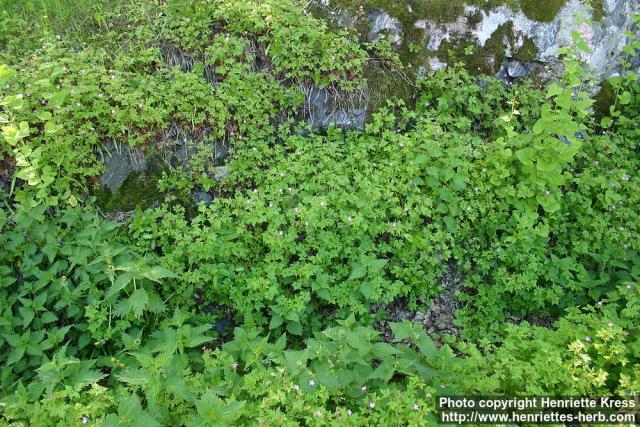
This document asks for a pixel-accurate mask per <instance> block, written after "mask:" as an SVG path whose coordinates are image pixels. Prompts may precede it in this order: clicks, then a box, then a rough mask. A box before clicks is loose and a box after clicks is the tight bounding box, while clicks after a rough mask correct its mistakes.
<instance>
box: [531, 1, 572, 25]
mask: <svg viewBox="0 0 640 427" xmlns="http://www.w3.org/2000/svg"><path fill="white" fill-rule="evenodd" d="M566 3H567V0H521V2H520V7H521V8H522V11H523V12H524V14H525V15H526V16H527V18H529V19H533V20H534V21H539V22H549V21H553V20H554V19H555V17H556V16H557V15H558V12H560V9H562V7H563V6H564V5H565V4H566Z"/></svg>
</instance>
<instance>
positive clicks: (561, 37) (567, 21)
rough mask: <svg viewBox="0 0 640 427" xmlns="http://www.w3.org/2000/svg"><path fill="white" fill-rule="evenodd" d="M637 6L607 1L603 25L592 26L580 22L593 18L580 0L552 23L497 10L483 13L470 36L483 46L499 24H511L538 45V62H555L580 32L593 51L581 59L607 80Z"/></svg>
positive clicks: (621, 0)
mask: <svg viewBox="0 0 640 427" xmlns="http://www.w3.org/2000/svg"><path fill="white" fill-rule="evenodd" d="M635 3H636V2H635V1H634V0H607V1H606V2H605V13H606V15H605V17H604V18H603V19H602V20H601V21H600V22H593V23H592V24H587V23H580V22H581V19H580V17H581V16H583V17H587V16H589V15H590V12H589V11H588V9H587V8H586V7H585V5H584V4H583V3H582V2H581V1H580V0H569V1H568V2H567V4H566V5H565V6H564V7H563V8H562V10H561V11H560V12H559V13H558V15H557V16H556V18H555V19H554V20H553V21H551V22H536V21H533V20H531V19H529V18H527V17H526V16H525V14H524V13H522V12H514V11H512V10H511V9H509V8H507V7H497V8H495V9H492V10H491V11H490V12H489V13H486V12H484V11H482V12H481V13H482V16H483V19H482V21H481V22H480V23H479V24H478V25H477V27H476V28H475V29H473V30H472V31H471V34H473V35H474V36H475V38H476V39H477V41H478V43H479V44H480V45H484V43H486V41H487V40H488V39H489V38H490V37H491V35H492V34H493V33H494V32H495V31H496V29H497V28H498V27H499V26H500V25H502V24H506V23H512V24H513V31H514V34H515V35H516V36H517V37H519V38H520V39H521V40H523V39H524V37H528V38H530V39H531V40H532V41H533V42H534V43H535V46H536V48H537V50H538V54H537V56H536V58H535V60H536V61H539V62H545V63H553V62H555V61H556V54H555V52H556V51H557V50H558V49H559V48H560V47H562V46H569V45H572V44H573V38H572V33H573V32H574V31H577V32H578V33H580V34H581V35H582V37H583V38H584V39H585V41H586V42H587V44H588V46H589V47H590V49H591V52H590V53H581V55H582V59H584V61H585V62H586V64H587V65H589V67H590V68H591V71H593V72H594V74H595V75H596V76H597V77H599V78H604V77H607V76H609V75H611V74H612V73H613V72H615V70H616V68H617V63H618V60H619V59H620V57H621V55H622V52H623V48H624V46H625V44H626V42H627V38H626V36H625V35H624V31H625V30H628V29H630V28H632V25H633V22H632V15H633V9H634V5H635ZM508 54H509V52H507V55H508ZM525 75H526V74H525Z"/></svg>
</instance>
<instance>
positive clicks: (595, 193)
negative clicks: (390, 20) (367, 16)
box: [0, 0, 640, 427]
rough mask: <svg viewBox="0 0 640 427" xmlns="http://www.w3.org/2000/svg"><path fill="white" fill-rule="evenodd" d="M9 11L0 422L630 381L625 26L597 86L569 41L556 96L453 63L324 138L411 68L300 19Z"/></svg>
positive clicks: (636, 372) (282, 3)
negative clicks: (325, 109)
mask: <svg viewBox="0 0 640 427" xmlns="http://www.w3.org/2000/svg"><path fill="white" fill-rule="evenodd" d="M526 4H527V3H526V2H525V4H524V5H522V6H521V7H522V8H525V9H526V8H527V5H526ZM0 5H2V10H1V11H0V14H1V15H0V63H2V64H3V65H0V125H1V126H2V135H1V136H0V425H7V426H73V425H92V426H121V427H125V426H131V427H143V426H253V425H267V426H297V425H311V426H316V425H318V426H321V425H335V426H351V425H352V426H369V425H372V426H378V425H380V426H399V425H411V426H423V425H426V426H428V425H433V424H435V423H437V421H438V417H437V412H436V399H437V397H439V396H443V395H447V396H461V395H467V396H501V395H505V396H518V395H522V396H530V395H537V396H620V397H627V398H631V397H633V396H636V395H637V393H638V392H640V321H639V319H640V239H639V238H638V237H639V232H640V185H639V182H640V181H639V180H638V179H639V171H640V131H639V130H638V123H639V122H640V81H639V80H638V74H637V72H636V71H634V66H633V64H634V63H635V62H634V61H637V55H638V52H639V51H640V41H639V40H638V37H637V35H636V34H635V33H633V32H628V33H627V34H626V37H627V46H626V49H625V51H626V53H627V59H625V60H624V61H623V62H622V63H621V64H620V72H619V73H618V74H617V75H615V76H613V77H610V78H609V79H608V80H606V82H603V83H601V84H600V85H598V83H600V82H596V81H594V80H593V79H592V77H591V76H590V73H589V70H588V69H587V67H585V66H584V65H583V64H582V63H581V61H580V52H581V51H584V50H588V46H587V45H586V44H585V43H584V41H583V40H582V39H581V38H580V36H579V35H578V34H576V35H575V37H574V43H573V45H571V46H567V47H563V48H561V49H560V50H559V51H558V56H559V58H560V59H561V60H562V64H563V66H562V70H563V71H562V73H561V75H562V76H561V77H560V78H558V79H554V80H549V81H543V80H541V79H522V80H519V81H516V82H513V83H507V82H504V81H501V80H498V79H497V78H495V77H489V76H480V75H471V74H469V72H468V71H466V70H465V69H464V67H463V66H462V65H461V64H459V65H456V66H452V67H449V68H447V69H444V70H440V71H438V72H435V73H427V74H425V75H423V76H420V77H419V78H416V79H415V80H411V81H410V82H408V83H407V82H404V83H405V86H406V87H410V88H411V96H410V97H409V98H408V99H407V97H406V96H404V95H406V94H403V96H402V97H400V96H399V97H398V98H395V97H392V96H391V97H388V99H385V102H384V103H379V102H376V103H375V107H376V108H375V109H373V111H369V112H368V113H367V114H366V119H365V124H364V126H363V127H362V128H361V129H356V128H353V127H348V126H343V127H339V126H329V127H328V128H323V127H318V126H316V125H314V124H312V123H309V120H308V119H309V115H310V114H311V112H312V111H313V108H315V107H313V106H312V105H311V104H313V102H315V101H314V99H317V98H318V96H319V95H318V93H320V94H330V95H331V96H332V97H334V98H335V99H338V100H339V101H338V102H337V103H336V105H333V106H332V108H335V109H336V110H339V109H340V108H345V105H347V104H349V103H350V102H352V101H353V100H366V99H367V98H368V97H371V98H373V96H374V95H372V92H373V91H375V89H376V88H375V83H374V82H372V81H370V80H368V79H367V76H368V75H370V73H371V72H372V70H376V69H377V70H378V71H381V72H383V71H384V72H387V73H388V72H389V71H391V73H390V74H389V75H398V76H399V75H405V74H403V70H402V67H403V65H402V62H401V61H400V60H399V57H398V52H397V51H396V50H394V48H393V47H392V46H391V45H389V44H388V43H387V42H385V40H384V39H383V40H379V41H377V42H363V41H362V40H361V39H360V38H359V37H358V35H357V34H356V32H355V30H354V31H349V30H336V29H333V28H330V27H329V26H328V25H327V24H326V23H325V22H324V21H322V20H321V19H320V18H318V17H316V16H314V15H313V13H311V11H310V9H309V5H308V4H306V2H300V1H297V0H261V1H257V0H241V1H240V0H239V1H227V0H193V1H189V2H184V1H178V0H162V1H157V0H122V1H117V2H106V1H97V2H87V1H81V0H75V1H72V0H64V1H63V0H43V1H27V2H17V1H13V0H0ZM636 23H640V19H636ZM376 67H378V68H376ZM394 70H395V72H394ZM599 86H600V87H602V90H601V91H600V92H599V90H598V87H599ZM314 94H315V95H314ZM605 95H606V96H605ZM314 96H315V98H314ZM399 98H402V99H399ZM353 102H355V101H353ZM358 102H360V101H358ZM356 104H357V103H356ZM356 104H354V105H351V107H353V108H356V109H359V108H361V107H362V105H360V104H357V105H356ZM378 104H381V105H378ZM347 106H348V105H347Z"/></svg>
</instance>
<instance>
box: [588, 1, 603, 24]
mask: <svg viewBox="0 0 640 427" xmlns="http://www.w3.org/2000/svg"><path fill="white" fill-rule="evenodd" d="M589 3H590V4H591V7H592V8H593V20H594V21H602V19H603V18H604V15H605V12H604V0H589Z"/></svg>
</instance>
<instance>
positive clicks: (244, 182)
mask: <svg viewBox="0 0 640 427" xmlns="http://www.w3.org/2000/svg"><path fill="white" fill-rule="evenodd" d="M409 117H411V115H410V114H409V115H408V118H409ZM406 128H407V123H406V122H398V121H396V120H395V118H394V117H393V116H391V115H389V114H388V113H384V114H380V115H377V116H376V117H375V118H374V121H373V122H372V123H371V124H370V125H369V126H368V128H367V130H366V131H365V133H364V134H361V135H356V134H346V135H345V134H342V133H341V132H339V131H335V130H331V131H330V132H329V135H328V136H327V137H317V136H313V137H303V136H300V135H298V134H292V135H288V134H286V133H283V134H282V137H281V139H282V141H281V143H280V144H278V145H266V144H260V143H259V142H258V141H249V142H247V144H252V145H254V147H253V149H246V148H243V147H241V146H237V147H236V151H235V155H234V156H233V158H232V159H231V161H230V162H229V163H228V167H229V170H230V174H229V176H227V177H226V178H225V180H224V181H223V183H222V184H220V185H219V187H218V188H217V191H218V192H219V193H221V194H228V195H229V197H226V198H219V199H216V200H214V202H213V204H212V205H211V206H210V207H208V208H206V209H202V210H201V211H200V213H199V214H198V215H197V216H195V217H194V218H192V219H190V220H187V219H186V218H184V212H183V211H182V210H181V209H179V208H170V207H163V208H161V209H159V210H156V211H147V212H144V213H142V214H141V215H139V216H136V217H134V218H133V219H132V223H131V226H130V231H131V233H132V236H133V242H132V243H134V244H135V245H137V246H138V248H140V250H143V251H152V250H153V251H160V252H161V253H162V254H163V260H164V261H163V262H166V266H167V268H169V269H171V270H172V271H176V272H180V274H181V279H180V280H181V281H182V284H183V285H182V286H181V287H180V289H181V291H180V292H181V293H184V295H182V296H180V295H179V296H180V297H181V298H182V300H183V301H185V303H188V300H189V298H190V295H191V294H192V293H194V292H197V293H198V294H200V295H203V296H204V299H205V301H207V302H214V301H215V302H217V303H218V304H227V305H231V306H233V307H237V313H238V317H239V320H241V321H243V322H247V323H248V324H253V325H265V324H266V323H267V322H268V319H271V320H270V324H271V328H272V329H274V328H279V327H284V328H286V330H288V331H289V332H291V333H294V334H297V335H301V334H302V333H303V330H305V331H304V332H305V334H306V333H307V332H308V330H309V329H310V328H317V327H318V326H320V325H325V324H326V317H327V314H329V317H330V318H331V317H336V318H344V317H346V316H348V315H349V314H350V313H355V314H356V315H357V316H358V318H364V319H366V318H368V317H369V311H370V306H371V304H374V303H376V304H380V303H384V302H391V301H393V300H394V299H397V298H400V297H404V298H408V299H409V300H410V301H411V303H412V304H413V305H415V304H416V302H417V301H418V300H419V299H420V300H424V299H428V298H430V297H432V296H434V295H435V294H436V293H437V291H438V284H437V279H438V278H439V277H440V275H441V274H442V272H443V271H444V269H445V262H444V261H446V260H447V259H449V258H450V257H451V250H450V249H449V248H450V247H451V246H452V244H453V241H454V235H455V232H456V226H455V222H456V218H457V216H458V215H459V214H460V212H461V210H462V209H463V208H464V207H463V206H462V204H461V203H460V193H461V192H462V191H463V190H464V188H465V186H466V182H467V168H468V165H467V161H466V160H465V157H466V156H467V155H468V150H467V148H465V147H464V146H463V145H462V144H461V141H459V140H458V139H455V138H447V139H440V140H439V139H438V138H437V135H439V134H441V133H442V130H441V128H440V127H439V126H437V125H433V124H432V123H431V121H430V120H419V121H418V122H417V124H415V125H414V128H413V129H411V130H406V131H404V132H403V129H406ZM247 148H248V147H247ZM267 166H268V167H267ZM327 312H328V313H327ZM322 313H324V314H322ZM323 317H325V319H323ZM303 325H304V326H303Z"/></svg>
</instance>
